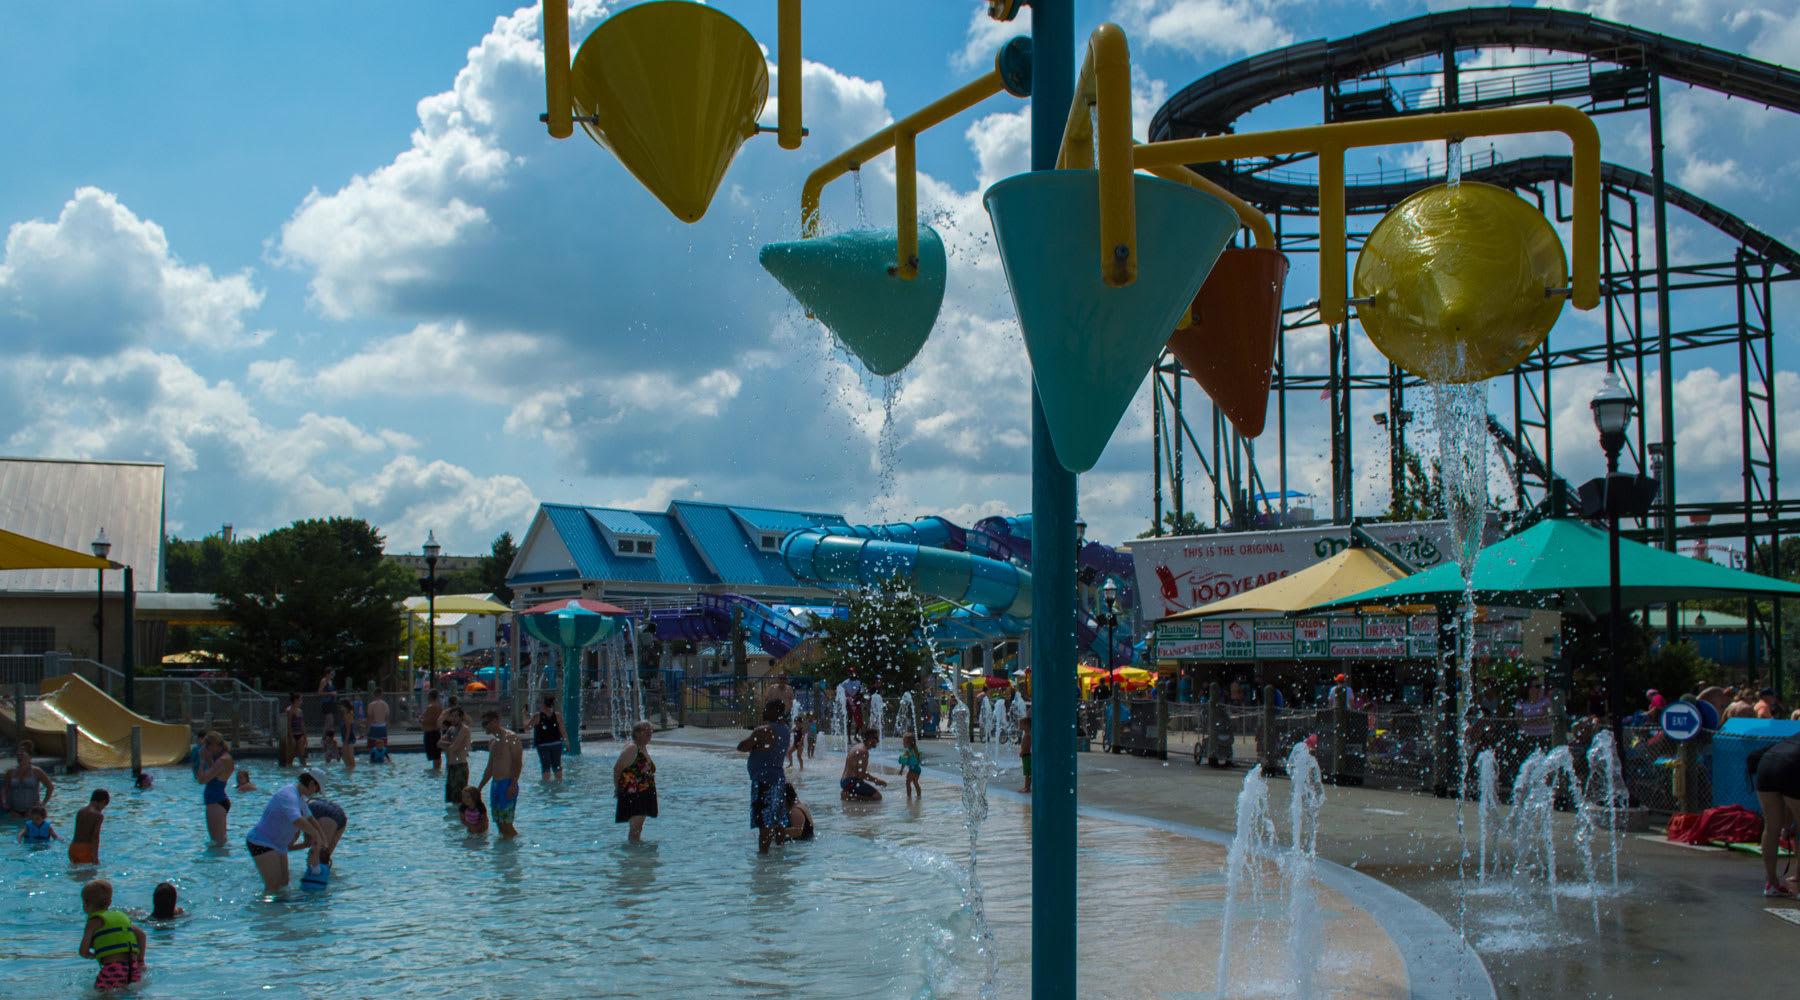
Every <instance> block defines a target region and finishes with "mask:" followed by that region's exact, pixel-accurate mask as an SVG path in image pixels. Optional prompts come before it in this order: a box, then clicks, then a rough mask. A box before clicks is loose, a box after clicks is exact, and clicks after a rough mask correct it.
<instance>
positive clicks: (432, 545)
mask: <svg viewBox="0 0 1800 1000" xmlns="http://www.w3.org/2000/svg"><path fill="white" fill-rule="evenodd" d="M442 551H444V547H443V546H441V545H439V544H438V541H437V532H435V531H427V532H425V662H426V669H427V670H428V671H429V674H428V676H429V677H430V678H431V686H430V687H429V688H427V689H426V690H428V691H436V690H437V562H438V553H439V552H442Z"/></svg>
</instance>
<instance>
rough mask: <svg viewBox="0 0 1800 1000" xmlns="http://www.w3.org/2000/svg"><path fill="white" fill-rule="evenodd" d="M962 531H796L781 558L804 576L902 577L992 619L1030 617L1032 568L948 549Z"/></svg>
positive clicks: (868, 580) (936, 524)
mask: <svg viewBox="0 0 1800 1000" xmlns="http://www.w3.org/2000/svg"><path fill="white" fill-rule="evenodd" d="M952 543H956V544H959V545H960V544H965V543H966V532H964V531H963V530H962V529H960V528H957V527H956V526H955V525H953V524H951V523H950V522H949V521H946V520H944V519H943V518H920V519H919V520H917V521H911V522H901V523H900V524H883V525H853V526H849V527H837V528H828V529H806V530H801V531H796V532H794V533H792V534H790V535H788V536H787V538H785V539H783V540H782V543H781V557H782V559H783V560H785V561H786V563H787V567H788V570H789V571H790V572H792V573H793V574H794V575H795V576H796V577H799V578H800V579H802V580H819V581H823V582H827V583H850V584H857V585H868V584H872V583H876V582H878V581H881V580H887V579H891V578H894V577H899V578H900V579H902V580H904V581H905V582H906V583H907V584H908V585H909V586H911V587H912V588H913V589H914V590H916V591H918V592H920V593H922V594H930V595H932V596H934V597H941V598H944V599H945V600H949V601H955V602H957V603H958V604H965V605H977V606H979V607H981V608H982V609H983V611H984V612H985V613H987V614H989V615H992V616H994V617H1011V618H1019V619H1024V618H1030V617H1031V571H1030V570H1027V569H1023V568H1021V567H1019V566H1016V565H1014V564H1012V563H1010V562H1002V561H1000V560H998V559H989V558H987V557H985V556H979V555H975V554H973V553H970V552H966V551H959V550H958V549H954V548H950V547H949V545H950V544H952Z"/></svg>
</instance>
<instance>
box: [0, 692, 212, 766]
mask: <svg viewBox="0 0 1800 1000" xmlns="http://www.w3.org/2000/svg"><path fill="white" fill-rule="evenodd" d="M42 689H43V696H42V697H40V698H36V699H33V700H31V701H27V702H26V703H25V735H26V736H27V737H29V738H30V739H31V741H32V742H33V743H35V744H36V745H37V752H38V753H39V754H40V755H43V756H53V757H60V756H62V755H63V754H64V753H65V752H66V751H65V749H64V746H63V741H64V737H65V732H66V729H67V727H68V725H69V724H70V723H74V724H75V726H76V732H77V737H76V748H75V756H76V759H77V760H79V761H80V762H81V766H82V767H88V768H111V767H130V766H131V727H132V726H141V727H142V728H143V737H142V741H143V742H142V747H141V751H142V758H143V763H144V766H145V767H156V766H160V765H164V764H175V763H179V762H180V761H181V760H182V759H183V758H185V757H186V756H187V755H188V748H189V746H190V745H191V744H192V742H193V734H192V733H191V732H190V731H189V730H188V727H186V726H179V725H174V724H172V723H167V722H157V721H155V720H152V719H146V718H144V717H143V716H141V715H139V714H137V713H136V712H133V711H131V710H130V709H128V708H126V707H125V706H124V705H121V704H119V703H118V702H116V701H114V700H113V699H112V698H110V697H108V696H107V694H106V692H104V691H102V690H100V689H99V688H97V687H95V686H94V685H93V684H91V683H89V682H88V680H87V679H86V678H85V677H81V676H79V675H76V674H64V675H62V676H60V677H49V678H45V680H44V683H43V685H42ZM0 728H4V729H5V730H6V732H7V733H9V734H11V735H13V736H15V737H16V736H17V735H18V727H17V723H16V720H14V719H13V704H12V700H11V699H10V698H5V699H0Z"/></svg>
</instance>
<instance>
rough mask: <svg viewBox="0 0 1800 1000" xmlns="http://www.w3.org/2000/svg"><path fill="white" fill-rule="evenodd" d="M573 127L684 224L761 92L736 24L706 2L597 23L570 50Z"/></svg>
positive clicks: (711, 185) (746, 130)
mask: <svg viewBox="0 0 1800 1000" xmlns="http://www.w3.org/2000/svg"><path fill="white" fill-rule="evenodd" d="M570 75H571V76H570V94H571V97H572V98H573V100H574V104H575V111H576V114H578V115H580V116H584V117H588V118H591V121H583V122H582V126H581V127H582V128H584V129H586V130H587V133H588V135H590V136H592V137H593V139H594V141H595V142H598V143H599V144H601V145H602V146H605V147H606V148H607V149H610V150H612V151H613V155H615V156H617V157H618V158H619V162H620V163H622V164H624V165H625V169H627V170H629V171H631V173H632V176H634V177H636V178H637V179H638V181H639V182H641V183H642V184H643V185H644V186H645V187H646V188H649V189H650V193H651V194H654V195H655V196H656V197H657V200H659V201H661V202H662V203H663V204H664V205H665V206H667V207H668V209H669V211H671V212H674V213H675V217H676V218H678V219H680V220H681V221H683V222H698V221H700V217H701V216H703V215H705V214H706V208H707V206H708V205H710V204H712V198H713V192H715V191H717V190H718V189H719V182H720V181H721V180H723V179H724V177H725V170H726V168H728V167H730V166H731V160H732V157H734V156H736V155H737V151H738V147H739V146H740V145H742V144H743V142H744V140H745V139H747V138H749V137H750V136H752V135H754V134H756V116H757V115H759V114H761V113H762V109H763V104H764V103H765V102H767V100H768V98H769V68H768V66H767V64H766V63H764V61H763V54H762V49H761V48H759V47H758V46H757V44H756V39H754V38H752V37H750V33H749V32H748V31H745V30H744V28H743V26H742V25H740V24H738V23H737V22H736V21H734V20H732V19H731V18H730V17H727V16H726V15H724V14H721V13H720V12H718V11H716V10H713V9H712V8H711V7H703V6H701V5H699V4H696V3H688V2H685V0H655V2H652V3H642V4H638V5H637V6H635V7H628V8H626V9H625V10H622V11H620V12H619V13H617V14H614V15H613V16H612V17H609V18H607V19H606V20H605V21H603V22H601V24H600V26H599V27H598V28H595V29H594V33H593V34H591V35H589V36H588V39H587V41H585V42H583V43H582V45H581V50H580V51H579V52H577V53H576V54H575V65H574V66H573V67H572V68H571V70H570Z"/></svg>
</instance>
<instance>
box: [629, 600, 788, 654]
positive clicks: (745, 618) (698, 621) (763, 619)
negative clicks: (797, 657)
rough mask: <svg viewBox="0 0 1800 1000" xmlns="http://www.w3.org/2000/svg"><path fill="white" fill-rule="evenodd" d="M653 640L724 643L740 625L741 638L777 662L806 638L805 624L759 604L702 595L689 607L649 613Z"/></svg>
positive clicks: (660, 609)
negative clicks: (652, 626)
mask: <svg viewBox="0 0 1800 1000" xmlns="http://www.w3.org/2000/svg"><path fill="white" fill-rule="evenodd" d="M650 620H651V622H652V623H654V624H655V625H656V635H657V638H659V639H663V640H669V639H686V640H688V641H690V642H726V641H728V640H730V639H731V634H732V625H733V623H734V622H740V623H741V624H742V625H743V628H744V637H745V638H747V639H749V640H750V641H752V642H754V643H756V644H757V645H758V646H761V647H762V648H763V650H764V651H765V652H767V653H768V654H769V655H770V656H773V657H775V658H776V659H780V658H781V657H783V656H786V655H787V654H788V653H790V652H792V651H793V649H794V647H795V646H798V645H800V641H801V640H802V639H804V638H805V637H806V624H805V623H803V622H801V621H800V620H798V619H796V618H794V617H793V616H791V615H788V614H784V613H783V612H781V611H778V610H776V609H775V608H771V607H769V606H768V605H766V604H764V603H762V602H761V601H756V600H752V599H750V598H748V597H743V596H740V595H738V594H704V595H702V596H701V597H700V599H699V601H698V602H697V603H696V604H694V605H693V606H691V607H685V608H657V609H654V610H652V611H651V612H650Z"/></svg>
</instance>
